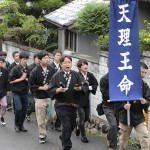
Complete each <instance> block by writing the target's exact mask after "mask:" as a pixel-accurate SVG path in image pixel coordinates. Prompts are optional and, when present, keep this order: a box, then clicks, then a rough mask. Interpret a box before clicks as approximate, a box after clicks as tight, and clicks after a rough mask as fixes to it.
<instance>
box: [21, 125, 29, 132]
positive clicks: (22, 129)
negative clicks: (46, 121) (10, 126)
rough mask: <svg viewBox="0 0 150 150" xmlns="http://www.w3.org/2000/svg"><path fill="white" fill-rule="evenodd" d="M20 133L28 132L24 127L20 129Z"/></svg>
mask: <svg viewBox="0 0 150 150" xmlns="http://www.w3.org/2000/svg"><path fill="white" fill-rule="evenodd" d="M20 131H22V132H27V131H28V130H27V129H25V128H24V126H22V127H20Z"/></svg>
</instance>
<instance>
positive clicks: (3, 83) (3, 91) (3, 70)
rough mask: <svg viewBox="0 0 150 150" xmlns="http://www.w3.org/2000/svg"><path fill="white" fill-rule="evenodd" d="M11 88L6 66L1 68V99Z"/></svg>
mask: <svg viewBox="0 0 150 150" xmlns="http://www.w3.org/2000/svg"><path fill="white" fill-rule="evenodd" d="M8 90H9V83H8V71H7V69H6V68H1V69H0V99H1V98H3V97H4V96H6V95H7V91H8Z"/></svg>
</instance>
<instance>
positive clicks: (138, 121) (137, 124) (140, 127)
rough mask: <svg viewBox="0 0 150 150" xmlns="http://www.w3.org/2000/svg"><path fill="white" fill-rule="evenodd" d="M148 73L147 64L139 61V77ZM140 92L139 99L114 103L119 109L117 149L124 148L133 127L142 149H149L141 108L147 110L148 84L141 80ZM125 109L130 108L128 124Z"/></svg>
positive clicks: (149, 100) (149, 102) (123, 149)
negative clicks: (141, 95) (128, 123)
mask: <svg viewBox="0 0 150 150" xmlns="http://www.w3.org/2000/svg"><path fill="white" fill-rule="evenodd" d="M147 73H148V66H147V65H146V64H145V63H143V62H142V63H141V77H142V79H143V78H145V76H146V75H147ZM142 94H143V98H141V99H140V100H135V101H131V102H130V103H129V104H127V103H126V102H120V103H117V104H116V110H118V111H119V127H120V138H119V145H120V147H119V150H125V149H126V147H127V142H128V139H129V137H130V134H131V131H132V129H133V128H134V129H135V131H136V134H137V135H138V137H139V141H140V145H141V149H142V150H149V148H150V147H149V138H148V130H147V127H146V123H145V118H144V114H143V110H144V111H147V110H148V107H149V106H150V88H149V86H148V84H147V83H146V82H145V81H143V80H142ZM127 110H130V126H128V125H127Z"/></svg>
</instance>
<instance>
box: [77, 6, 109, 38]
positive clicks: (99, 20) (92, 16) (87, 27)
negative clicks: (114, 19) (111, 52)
mask: <svg viewBox="0 0 150 150" xmlns="http://www.w3.org/2000/svg"><path fill="white" fill-rule="evenodd" d="M108 22H109V5H108V4H104V3H101V4H97V3H90V4H87V5H86V6H85V7H84V8H83V9H82V10H81V11H80V12H79V14H78V17H77V19H76V22H75V26H76V28H77V29H78V31H79V32H82V33H86V34H95V33H97V34H99V35H103V34H107V33H108V29H109V27H108Z"/></svg>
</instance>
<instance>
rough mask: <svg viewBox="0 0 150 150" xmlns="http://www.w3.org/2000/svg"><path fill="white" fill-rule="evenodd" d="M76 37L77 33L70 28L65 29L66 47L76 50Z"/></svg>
mask: <svg viewBox="0 0 150 150" xmlns="http://www.w3.org/2000/svg"><path fill="white" fill-rule="evenodd" d="M76 38H77V34H76V33H74V32H72V31H70V30H65V49H68V50H71V51H74V52H76V42H77V40H76Z"/></svg>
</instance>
